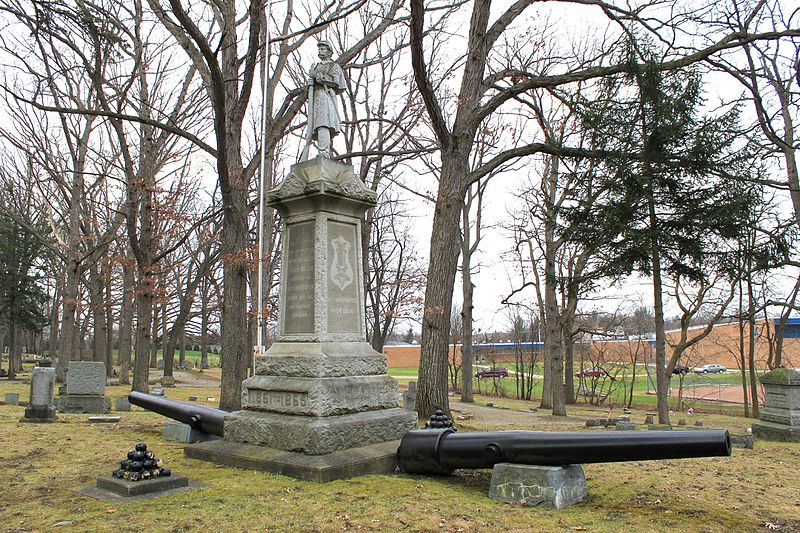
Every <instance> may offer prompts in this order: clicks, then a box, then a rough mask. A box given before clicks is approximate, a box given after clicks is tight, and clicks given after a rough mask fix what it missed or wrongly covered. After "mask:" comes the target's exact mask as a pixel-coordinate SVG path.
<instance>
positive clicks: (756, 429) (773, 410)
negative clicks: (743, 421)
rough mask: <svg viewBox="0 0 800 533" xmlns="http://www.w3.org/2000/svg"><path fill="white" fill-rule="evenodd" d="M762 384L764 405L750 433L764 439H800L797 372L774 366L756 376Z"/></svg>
mask: <svg viewBox="0 0 800 533" xmlns="http://www.w3.org/2000/svg"><path fill="white" fill-rule="evenodd" d="M759 381H760V382H761V384H762V385H764V407H763V408H762V409H761V412H760V413H759V417H758V418H759V420H758V422H753V428H752V429H753V436H754V437H756V438H759V439H764V440H774V441H783V442H800V372H799V371H797V370H794V369H791V368H776V369H774V370H772V371H770V372H767V373H766V374H764V375H762V376H761V377H760V378H759Z"/></svg>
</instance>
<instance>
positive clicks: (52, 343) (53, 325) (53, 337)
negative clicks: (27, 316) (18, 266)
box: [0, 280, 63, 361]
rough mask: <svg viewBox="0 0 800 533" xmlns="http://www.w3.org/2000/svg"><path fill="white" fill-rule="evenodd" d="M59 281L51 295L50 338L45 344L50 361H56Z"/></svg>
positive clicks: (59, 297) (60, 292)
mask: <svg viewBox="0 0 800 533" xmlns="http://www.w3.org/2000/svg"><path fill="white" fill-rule="evenodd" d="M60 285H61V280H58V281H56V290H55V294H54V295H53V307H52V308H51V309H50V338H49V339H48V342H47V356H48V357H49V358H50V360H51V361H57V357H58V325H59V312H58V310H59V305H60V301H61V295H62V292H63V291H62V290H61V286H60ZM2 351H3V344H2V342H0V352H2Z"/></svg>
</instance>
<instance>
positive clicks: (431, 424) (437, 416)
mask: <svg viewBox="0 0 800 533" xmlns="http://www.w3.org/2000/svg"><path fill="white" fill-rule="evenodd" d="M424 429H452V430H453V431H455V430H456V428H455V426H453V421H452V420H450V417H448V416H447V415H446V414H445V413H444V411H442V410H441V409H437V410H436V412H435V413H434V414H433V415H431V419H430V420H429V421H428V422H427V423H426V424H425V428H424Z"/></svg>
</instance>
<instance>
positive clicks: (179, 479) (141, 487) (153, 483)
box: [72, 474, 207, 504]
mask: <svg viewBox="0 0 800 533" xmlns="http://www.w3.org/2000/svg"><path fill="white" fill-rule="evenodd" d="M206 486H207V485H206V484H205V483H200V482H198V481H195V480H193V479H189V478H187V477H185V476H178V475H175V474H173V475H171V476H169V477H163V478H156V479H146V480H142V481H127V480H124V479H117V478H114V477H102V478H98V479H97V482H96V483H93V484H92V485H83V486H81V487H78V488H75V489H72V490H74V491H75V492H77V493H79V494H83V495H84V496H90V497H92V498H96V499H98V500H103V501H107V502H113V503H118V504H124V503H130V502H134V501H138V500H145V499H151V498H159V497H161V496H167V495H169V494H175V493H176V492H185V491H190V490H195V489H199V488H202V487H206Z"/></svg>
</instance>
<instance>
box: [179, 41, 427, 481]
mask: <svg viewBox="0 0 800 533" xmlns="http://www.w3.org/2000/svg"><path fill="white" fill-rule="evenodd" d="M328 47H329V45H327V43H325V44H321V45H320V48H321V57H322V55H325V56H327V53H325V54H323V53H322V52H323V51H324V52H327V50H322V49H323V48H326V49H327V48H328ZM315 67H316V66H315ZM312 83H314V82H313V81H312ZM330 102H331V103H333V102H334V100H333V99H331V100H330ZM319 107H320V106H319V105H317V106H311V105H310V109H311V113H310V114H313V113H314V112H315V111H316V110H317V109H318V108H319ZM325 112H326V113H328V114H331V110H330V109H327V110H326V111H325ZM309 123H310V124H312V125H314V124H316V125H317V129H318V130H319V129H325V127H327V126H321V125H320V124H321V121H319V120H314V119H313V118H310V119H309ZM312 127H313V126H312ZM330 133H332V134H333V133H335V132H333V131H331V132H330ZM313 138H314V139H317V138H318V137H317V135H316V134H315V135H314V137H313ZM328 149H329V148H328V146H325V147H324V150H320V152H321V154H320V155H318V156H317V157H316V158H315V159H311V160H306V161H301V162H299V163H297V164H295V165H292V167H291V168H290V172H289V174H288V175H287V176H286V179H285V180H284V181H283V182H282V183H281V184H280V185H278V186H277V187H276V188H275V189H273V190H271V191H269V192H268V193H267V199H268V205H269V206H270V207H273V208H275V209H277V210H278V212H279V213H280V215H281V218H282V220H283V224H284V247H283V265H282V270H281V276H282V277H281V283H280V296H279V298H280V312H279V324H278V337H277V339H276V341H275V342H274V343H273V344H272V346H271V347H270V349H269V350H268V351H267V352H266V353H265V354H263V355H259V356H258V357H256V365H255V370H256V371H255V375H254V376H253V377H251V378H249V379H247V380H245V381H244V382H243V384H242V407H243V409H242V410H241V411H237V412H234V413H232V414H231V415H229V416H227V417H226V418H225V426H224V440H223V441H212V442H206V443H200V444H196V445H193V446H189V447H187V448H186V454H187V456H189V457H195V458H201V459H208V460H213V461H215V462H221V463H223V464H229V465H233V466H245V467H250V468H257V469H262V470H268V471H272V472H278V473H284V474H288V475H291V476H294V477H298V478H302V479H311V480H316V481H328V480H332V479H338V478H343V477H349V476H353V475H360V474H367V473H375V472H391V471H394V468H395V465H396V458H395V455H396V451H397V446H398V443H399V440H400V438H401V437H402V436H403V434H405V432H406V431H407V430H409V429H413V428H414V427H415V426H416V423H417V416H416V413H415V412H414V411H409V410H405V409H402V407H401V405H400V399H401V395H400V391H399V388H398V386H397V382H396V381H395V380H394V379H392V378H391V377H389V376H388V375H387V365H386V356H385V355H384V354H382V353H378V352H376V351H375V350H373V349H372V347H371V346H370V345H369V344H368V343H367V342H366V340H365V339H366V332H365V326H364V312H365V311H364V287H363V275H362V264H363V263H362V260H361V217H362V215H363V214H364V212H365V211H366V210H367V209H369V208H371V207H374V206H375V205H376V194H375V192H374V191H372V190H371V189H369V188H367V187H366V186H365V185H364V184H363V182H362V181H361V180H360V179H359V178H358V176H357V175H356V174H355V172H354V171H353V167H352V166H351V165H348V164H345V163H342V162H339V161H334V160H332V159H329V158H328V157H326V155H327V153H328Z"/></svg>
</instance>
